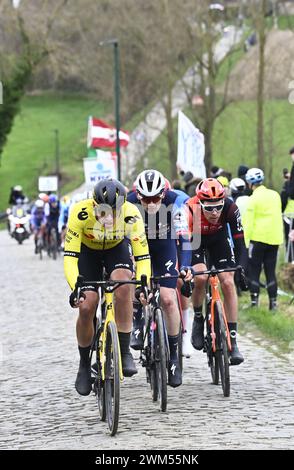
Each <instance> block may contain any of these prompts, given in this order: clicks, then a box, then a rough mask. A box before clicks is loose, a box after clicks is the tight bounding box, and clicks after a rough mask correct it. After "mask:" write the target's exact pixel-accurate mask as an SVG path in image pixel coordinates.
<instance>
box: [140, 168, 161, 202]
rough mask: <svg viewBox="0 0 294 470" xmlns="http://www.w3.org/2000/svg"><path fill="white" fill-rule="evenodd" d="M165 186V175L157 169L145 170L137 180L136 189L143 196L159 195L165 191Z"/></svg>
mask: <svg viewBox="0 0 294 470" xmlns="http://www.w3.org/2000/svg"><path fill="white" fill-rule="evenodd" d="M164 187H165V179H164V176H163V175H162V174H161V173H160V172H159V171H157V170H144V171H142V173H140V174H139V175H138V178H137V180H136V190H137V191H138V193H139V194H141V195H142V196H146V197H151V196H157V195H158V194H161V193H163V191H164Z"/></svg>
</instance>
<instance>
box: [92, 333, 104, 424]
mask: <svg viewBox="0 0 294 470" xmlns="http://www.w3.org/2000/svg"><path fill="white" fill-rule="evenodd" d="M100 334H101V330H100V327H99V330H98V331H97V332H96V336H95V345H94V347H95V349H96V364H97V377H96V378H95V382H94V392H96V394H97V406H98V410H99V415H100V420H101V421H106V403H105V392H104V385H105V384H104V382H103V380H102V372H101V371H102V365H101V360H100V346H99V344H100ZM95 389H96V390H95Z"/></svg>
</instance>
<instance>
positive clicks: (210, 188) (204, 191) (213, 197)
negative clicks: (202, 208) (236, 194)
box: [196, 178, 225, 202]
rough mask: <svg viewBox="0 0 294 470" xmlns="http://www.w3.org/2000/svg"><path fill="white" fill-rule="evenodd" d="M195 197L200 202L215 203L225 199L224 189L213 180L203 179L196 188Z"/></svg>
mask: <svg viewBox="0 0 294 470" xmlns="http://www.w3.org/2000/svg"><path fill="white" fill-rule="evenodd" d="M196 195H197V197H198V199H199V200H200V201H210V202H216V201H220V200H221V199H224V198H225V188H224V187H223V185H222V184H221V183H220V182H219V181H218V180H217V179H215V178H205V179H204V180H202V181H200V183H199V184H198V186H197V188H196Z"/></svg>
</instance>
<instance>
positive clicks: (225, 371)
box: [214, 301, 230, 397]
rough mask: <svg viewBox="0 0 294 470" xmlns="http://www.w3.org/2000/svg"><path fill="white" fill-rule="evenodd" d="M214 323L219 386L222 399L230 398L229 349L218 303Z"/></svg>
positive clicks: (220, 307) (221, 309)
mask: <svg viewBox="0 0 294 470" xmlns="http://www.w3.org/2000/svg"><path fill="white" fill-rule="evenodd" d="M214 308H215V310H214V321H215V334H216V353H215V354H216V357H217V359H218V367H219V371H220V378H221V384H222V389H223V394H224V397H229V396H230V360H229V348H228V341H227V336H226V327H225V322H224V317H223V306H222V304H221V303H220V302H219V301H218V302H216V303H215V307H214Z"/></svg>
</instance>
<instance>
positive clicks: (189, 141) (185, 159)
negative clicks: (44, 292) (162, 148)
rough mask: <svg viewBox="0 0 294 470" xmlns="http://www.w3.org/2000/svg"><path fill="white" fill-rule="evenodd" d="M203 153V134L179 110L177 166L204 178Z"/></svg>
mask: <svg viewBox="0 0 294 470" xmlns="http://www.w3.org/2000/svg"><path fill="white" fill-rule="evenodd" d="M204 154H205V145H204V135H203V134H202V132H200V131H199V129H197V127H195V126H194V124H193V123H192V122H191V121H190V119H188V118H187V116H185V114H184V113H182V111H179V118H178V157H177V166H178V168H179V169H180V170H183V171H185V172H186V171H191V173H193V175H194V176H196V177H198V178H206V168H205V165H204Z"/></svg>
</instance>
